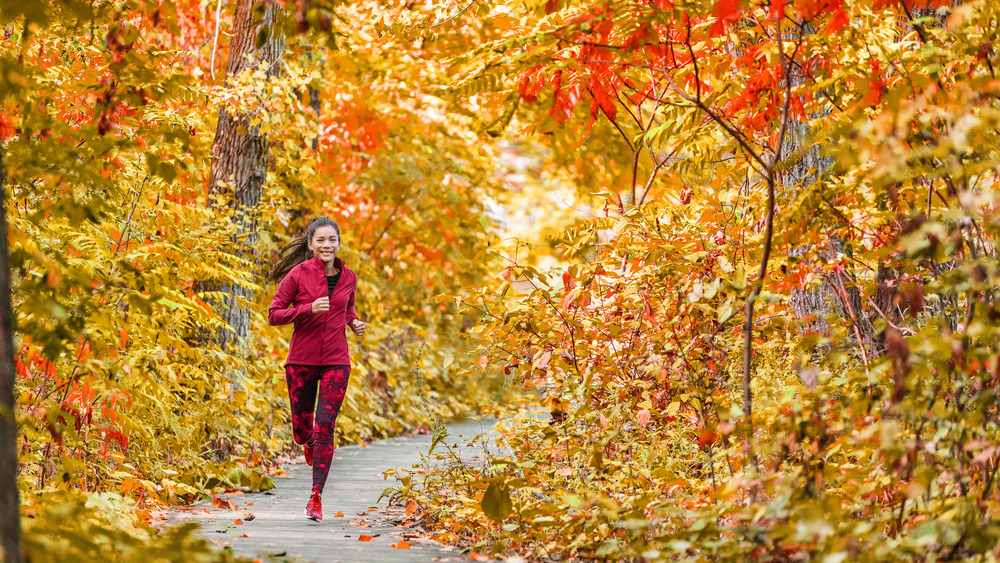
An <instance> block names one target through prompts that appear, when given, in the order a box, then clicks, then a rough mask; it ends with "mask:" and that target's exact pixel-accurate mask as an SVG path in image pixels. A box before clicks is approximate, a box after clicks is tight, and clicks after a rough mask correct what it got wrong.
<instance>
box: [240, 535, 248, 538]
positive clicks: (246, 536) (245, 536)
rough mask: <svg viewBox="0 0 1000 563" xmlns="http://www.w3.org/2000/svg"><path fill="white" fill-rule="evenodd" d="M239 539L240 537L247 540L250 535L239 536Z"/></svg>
mask: <svg viewBox="0 0 1000 563" xmlns="http://www.w3.org/2000/svg"><path fill="white" fill-rule="evenodd" d="M240 537H241V538H249V537H250V534H243V535H242V536H240Z"/></svg>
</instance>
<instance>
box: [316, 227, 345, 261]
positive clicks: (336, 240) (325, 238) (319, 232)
mask: <svg viewBox="0 0 1000 563" xmlns="http://www.w3.org/2000/svg"><path fill="white" fill-rule="evenodd" d="M309 250H312V253H313V256H315V257H316V258H319V259H320V260H322V261H323V262H326V263H329V262H332V261H333V259H334V258H336V257H337V251H338V250H340V235H338V234H337V229H335V228H333V227H331V226H329V225H327V226H324V227H320V228H318V229H316V231H315V232H314V233H313V237H312V240H310V241H309Z"/></svg>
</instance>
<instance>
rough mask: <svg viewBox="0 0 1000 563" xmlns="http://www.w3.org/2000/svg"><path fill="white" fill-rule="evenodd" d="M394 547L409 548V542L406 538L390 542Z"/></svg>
mask: <svg viewBox="0 0 1000 563" xmlns="http://www.w3.org/2000/svg"><path fill="white" fill-rule="evenodd" d="M392 547H395V548H396V549H410V544H409V543H408V542H407V541H406V540H399V543H394V544H392Z"/></svg>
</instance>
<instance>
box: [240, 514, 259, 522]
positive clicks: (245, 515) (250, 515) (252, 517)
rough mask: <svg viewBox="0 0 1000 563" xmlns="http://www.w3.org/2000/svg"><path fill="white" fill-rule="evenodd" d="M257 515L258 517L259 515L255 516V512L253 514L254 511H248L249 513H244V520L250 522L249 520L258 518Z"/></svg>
mask: <svg viewBox="0 0 1000 563" xmlns="http://www.w3.org/2000/svg"><path fill="white" fill-rule="evenodd" d="M256 517H257V516H255V515H254V514H253V513H252V512H251V513H247V514H244V515H243V520H244V521H245V522H249V521H251V520H253V519H254V518H256Z"/></svg>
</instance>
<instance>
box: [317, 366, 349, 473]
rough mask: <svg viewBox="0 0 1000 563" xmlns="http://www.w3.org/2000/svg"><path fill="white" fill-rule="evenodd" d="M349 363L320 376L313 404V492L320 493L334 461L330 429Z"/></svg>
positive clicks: (342, 390)
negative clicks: (317, 394)
mask: <svg viewBox="0 0 1000 563" xmlns="http://www.w3.org/2000/svg"><path fill="white" fill-rule="evenodd" d="M350 374H351V366H331V367H329V368H327V369H326V370H325V371H324V372H323V374H322V375H321V376H320V382H319V404H318V405H316V426H315V429H316V450H315V452H314V453H313V491H318V492H323V486H324V485H326V477H327V475H329V474H330V462H331V460H333V429H334V426H335V425H336V424H337V415H338V414H340V405H341V404H342V403H343V402H344V395H345V394H346V393H347V382H348V379H349V378H350Z"/></svg>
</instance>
